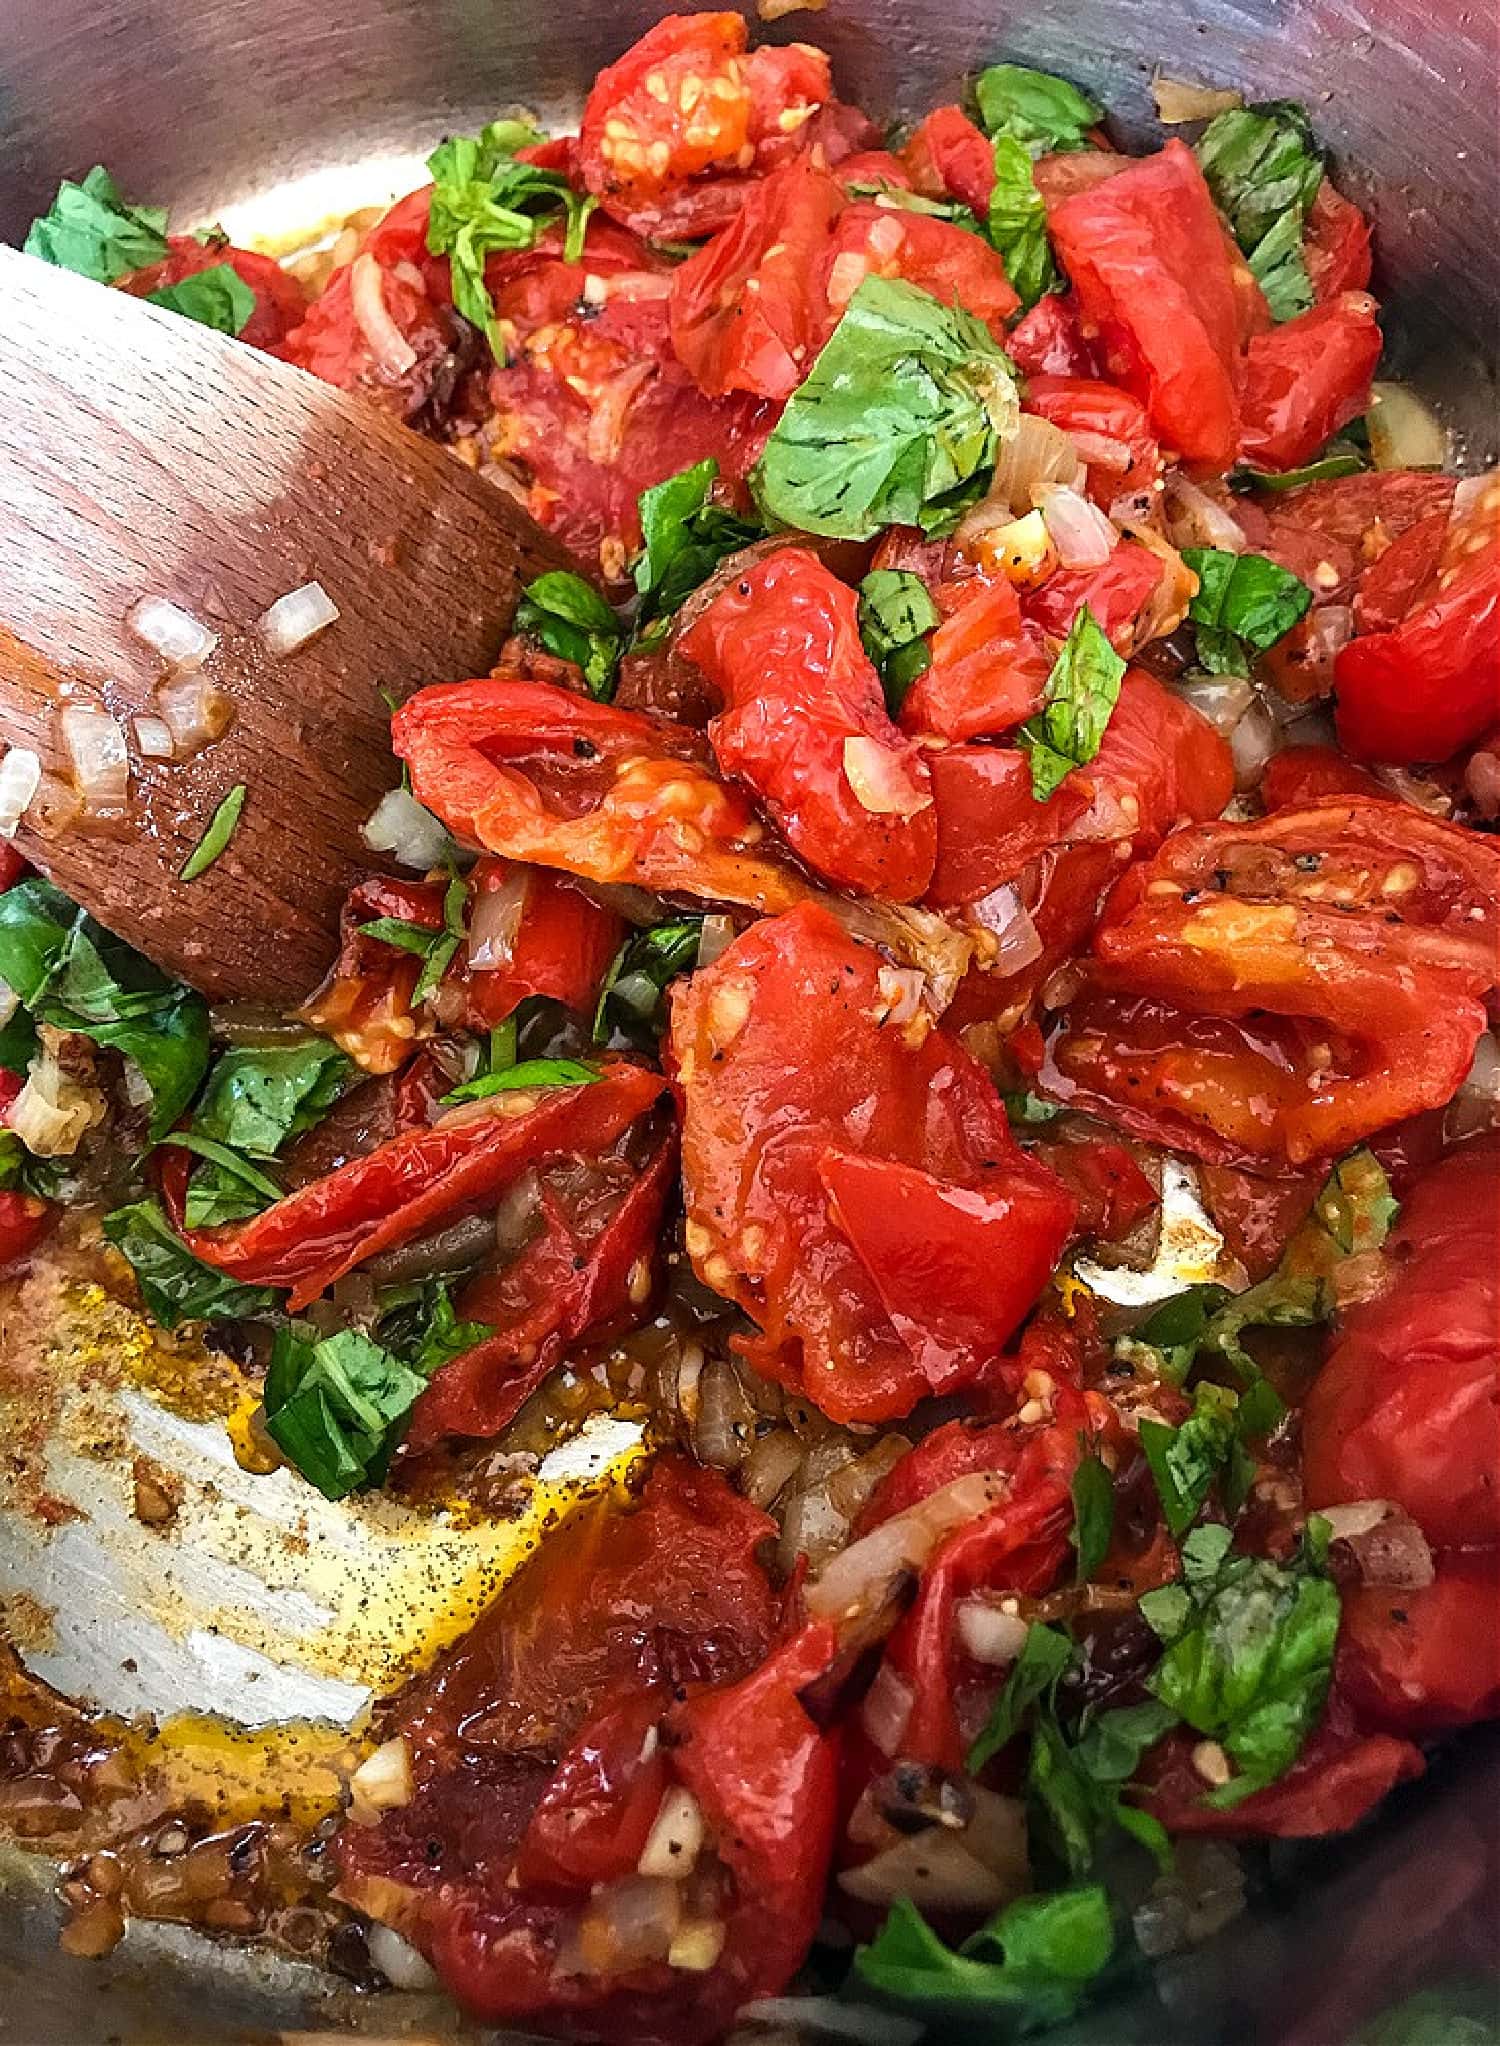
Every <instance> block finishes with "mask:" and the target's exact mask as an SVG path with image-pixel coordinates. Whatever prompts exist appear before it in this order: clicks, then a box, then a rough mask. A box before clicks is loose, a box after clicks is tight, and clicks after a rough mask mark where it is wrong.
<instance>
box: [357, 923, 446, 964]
mask: <svg viewBox="0 0 1500 2046" xmlns="http://www.w3.org/2000/svg"><path fill="white" fill-rule="evenodd" d="M359 934H360V936H361V937H362V938H375V939H376V940H378V942H379V943H380V944H382V945H394V946H395V947H396V950H397V951H398V952H411V953H414V954H415V955H416V957H417V958H418V959H425V958H426V957H427V955H428V953H429V952H430V951H431V950H432V948H433V946H434V945H436V944H438V943H439V942H440V941H441V940H442V938H443V937H444V935H445V933H444V932H443V931H442V930H434V929H433V928H432V926H431V925H430V924H414V923H410V922H408V920H407V919H406V918H405V917H404V916H377V917H375V918H374V919H373V921H372V922H370V923H367V924H361V925H360V926H359Z"/></svg>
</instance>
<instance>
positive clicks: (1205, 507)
mask: <svg viewBox="0 0 1500 2046" xmlns="http://www.w3.org/2000/svg"><path fill="white" fill-rule="evenodd" d="M1162 509H1163V512H1164V514H1165V517H1166V524H1167V537H1168V538H1169V539H1170V540H1171V542H1172V545H1173V546H1174V547H1217V548H1218V549H1219V550H1220V552H1221V553H1224V554H1243V553H1244V551H1245V548H1246V545H1247V544H1248V543H1247V542H1246V539H1245V530H1244V528H1243V526H1241V525H1240V523H1239V521H1238V519H1236V518H1234V517H1233V515H1232V514H1231V513H1230V512H1228V511H1227V510H1226V509H1225V507H1224V506H1223V505H1222V504H1220V503H1219V501H1218V499H1217V498H1214V497H1210V496H1209V494H1208V492H1207V491H1206V490H1200V488H1199V487H1198V485H1197V484H1196V483H1193V482H1191V481H1189V479H1188V478H1187V477H1186V476H1184V475H1183V473H1182V471H1181V470H1180V469H1174V470H1173V471H1172V472H1171V474H1170V475H1169V476H1168V477H1167V479H1166V489H1165V490H1164V491H1163V493H1162Z"/></svg>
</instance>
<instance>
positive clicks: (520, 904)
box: [469, 867, 530, 973]
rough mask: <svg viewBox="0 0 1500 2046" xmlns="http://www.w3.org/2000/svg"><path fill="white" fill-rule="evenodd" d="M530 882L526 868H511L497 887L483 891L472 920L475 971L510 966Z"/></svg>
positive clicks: (478, 896)
mask: <svg viewBox="0 0 1500 2046" xmlns="http://www.w3.org/2000/svg"><path fill="white" fill-rule="evenodd" d="M529 885H530V877H529V875H528V874H527V871H526V869H525V868H524V867H511V868H509V869H508V870H507V871H506V872H505V873H504V874H503V875H502V876H501V878H500V879H499V880H498V881H497V882H496V883H495V885H494V886H493V887H489V888H481V889H480V890H479V892H478V894H477V895H476V897H475V900H474V909H473V914H472V915H471V917H470V919H469V965H470V966H471V967H472V968H473V969H474V971H475V972H477V973H493V972H496V971H497V970H498V969H499V968H501V967H505V966H509V964H510V962H511V959H512V956H513V955H514V953H515V949H516V933H517V931H519V930H520V928H521V916H522V913H523V912H524V910H525V908H526V891H527V888H528V887H529Z"/></svg>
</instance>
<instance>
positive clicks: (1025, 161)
mask: <svg viewBox="0 0 1500 2046" xmlns="http://www.w3.org/2000/svg"><path fill="white" fill-rule="evenodd" d="M988 227H989V237H990V240H991V242H992V243H993V244H994V247H995V249H996V250H997V251H998V253H999V255H1000V257H1001V260H1002V261H1003V262H1004V264H1005V274H1006V276H1007V277H1008V278H1009V279H1010V282H1011V285H1012V287H1013V288H1014V290H1015V291H1016V293H1017V295H1018V296H1019V298H1020V301H1021V303H1022V305H1023V306H1027V307H1030V306H1034V305H1035V304H1036V302H1037V300H1038V299H1039V298H1041V297H1043V296H1044V295H1045V294H1046V293H1047V292H1049V291H1055V290H1056V288H1057V285H1058V282H1059V278H1058V274H1057V265H1056V264H1055V263H1054V262H1053V260H1052V244H1051V242H1050V241H1048V239H1047V204H1046V201H1045V200H1044V199H1043V197H1042V195H1041V193H1040V191H1039V190H1038V189H1037V182H1036V173H1035V171H1034V170H1033V168H1032V161H1031V156H1030V154H1029V152H1028V151H1027V148H1026V145H1025V144H1024V143H1023V142H1020V141H1018V140H1017V139H1016V137H1015V136H1013V135H997V136H996V137H995V182H994V184H993V185H992V186H991V187H990V211H989V221H988Z"/></svg>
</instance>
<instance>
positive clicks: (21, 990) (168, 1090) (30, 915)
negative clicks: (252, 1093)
mask: <svg viewBox="0 0 1500 2046" xmlns="http://www.w3.org/2000/svg"><path fill="white" fill-rule="evenodd" d="M0 980H3V981H4V982H5V984H6V986H7V987H9V988H10V989H12V990H13V992H14V993H15V994H16V996H17V997H18V999H19V1000H20V1001H21V1003H22V1004H23V1006H24V1007H25V1008H26V1009H27V1010H28V1011H29V1012H30V1014H31V1017H32V1019H33V1021H34V1022H37V1023H47V1024H50V1025H51V1026H52V1027H53V1028H54V1029H57V1030H76V1031H78V1032H79V1033H80V1034H81V1035H83V1036H84V1037H89V1038H92V1039H93V1041H94V1043H95V1044H98V1045H104V1046H108V1047H111V1048H113V1049H114V1050H116V1051H118V1052H120V1053H121V1054H122V1055H123V1056H124V1057H126V1058H130V1059H133V1060H134V1061H135V1063H136V1065H137V1066H139V1068H140V1070H141V1073H142V1075H143V1077H144V1078H145V1081H146V1084H147V1085H148V1086H149V1088H150V1089H151V1135H152V1137H153V1138H156V1137H160V1136H162V1135H164V1134H165V1132H166V1131H167V1130H169V1129H170V1128H171V1127H172V1125H173V1123H175V1122H176V1120H177V1118H178V1116H179V1115H181V1113H182V1111H183V1110H184V1109H185V1108H186V1107H187V1105H188V1103H189V1101H191V1100H192V1098H193V1095H194V1094H195V1093H196V1092H197V1089H198V1083H199V1081H200V1080H201V1079H202V1077H203V1072H204V1068H205V1067H206V1066H207V1064H208V1053H209V1040H208V1010H207V1008H206V1007H205V1006H204V1003H203V1001H202V998H201V997H200V996H198V995H195V994H194V993H192V991H191V990H190V989H188V988H185V987H182V986H181V985H179V984H178V983H177V982H176V981H170V980H168V979H166V977H165V976H164V975H163V974H160V973H158V972H157V970H156V968H155V967H154V966H152V965H151V964H150V963H149V962H148V961H147V960H145V959H143V958H142V957H141V956H140V954H139V953H138V952H133V951H132V950H131V949H130V947H129V946H128V945H124V944H122V943H121V942H120V940H119V939H118V938H116V937H112V936H111V934H110V933H109V932H108V931H106V930H105V929H104V928H103V927H102V925H100V924H96V923H95V922H94V920H93V918H92V917H90V916H88V915H86V914H85V912H84V911H83V910H81V909H79V908H78V907H77V905H76V904H75V903H72V902H70V901H69V900H68V898H67V896H65V895H64V894H63V893H62V891H61V890H60V889H57V888H54V887H53V886H52V884H51V882H50V881H43V880H41V879H40V878H39V877H37V876H35V875H33V876H31V877H30V878H29V879H27V880H25V881H20V882H17V884H16V886H15V887H14V888H8V889H6V891H5V892H4V894H3V895H0Z"/></svg>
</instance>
